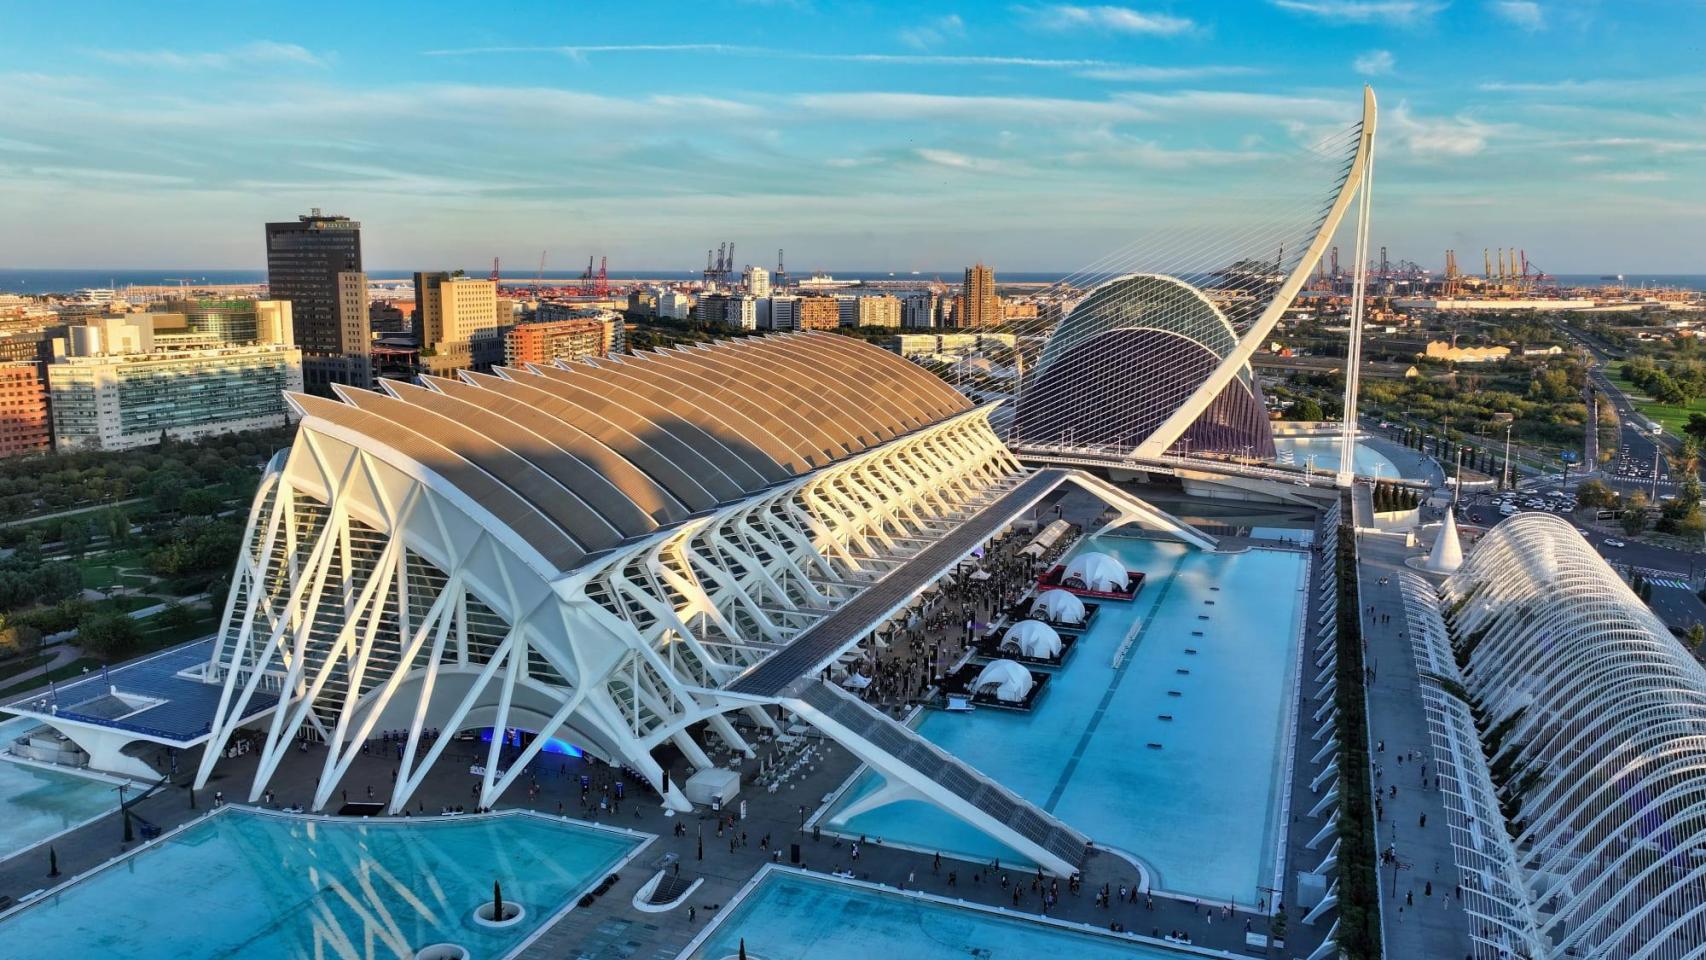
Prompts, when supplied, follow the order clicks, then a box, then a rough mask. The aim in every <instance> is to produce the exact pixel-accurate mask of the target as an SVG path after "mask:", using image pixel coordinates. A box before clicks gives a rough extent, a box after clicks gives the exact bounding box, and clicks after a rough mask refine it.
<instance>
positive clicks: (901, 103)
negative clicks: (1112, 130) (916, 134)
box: [792, 91, 1151, 126]
mask: <svg viewBox="0 0 1706 960" xmlns="http://www.w3.org/2000/svg"><path fill="white" fill-rule="evenodd" d="M1123 100H1124V98H1118V99H1111V100H1075V99H1070V98H1065V97H987V96H954V95H951V94H938V93H898V92H892V91H871V92H863V93H808V94H800V95H798V96H796V97H794V98H792V103H793V104H794V105H795V106H797V107H800V108H802V109H803V110H804V111H805V115H806V116H807V117H823V118H835V119H862V120H889V121H896V122H904V121H911V120H964V121H969V122H977V123H985V124H987V123H1029V124H1041V125H1054V126H1058V125H1072V124H1078V123H1130V122H1137V121H1142V120H1147V119H1149V118H1150V117H1151V114H1150V113H1149V111H1147V110H1144V109H1142V108H1141V107H1138V106H1135V105H1133V104H1131V103H1128V102H1123Z"/></svg>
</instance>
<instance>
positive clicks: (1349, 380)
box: [1338, 135, 1374, 487]
mask: <svg viewBox="0 0 1706 960" xmlns="http://www.w3.org/2000/svg"><path fill="white" fill-rule="evenodd" d="M1373 191H1374V138H1373V136H1372V135H1371V136H1370V137H1369V142H1368V152H1367V155H1366V156H1365V157H1364V158H1363V172H1362V183H1361V185H1360V186H1359V188H1358V191H1357V194H1358V196H1357V231H1356V271H1355V273H1354V274H1353V280H1352V286H1351V338H1350V346H1349V348H1348V349H1347V350H1346V351H1345V400H1344V406H1345V409H1344V414H1345V417H1344V426H1343V427H1342V429H1341V431H1340V434H1339V476H1338V483H1339V486H1340V487H1349V486H1350V485H1351V483H1352V482H1354V481H1355V480H1356V440H1357V431H1358V426H1357V395H1358V393H1359V391H1360V390H1361V384H1362V316H1363V303H1364V299H1365V294H1366V291H1367V287H1368V223H1369V201H1370V199H1371V198H1372V196H1373Z"/></svg>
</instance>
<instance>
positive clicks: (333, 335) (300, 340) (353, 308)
mask: <svg viewBox="0 0 1706 960" xmlns="http://www.w3.org/2000/svg"><path fill="white" fill-rule="evenodd" d="M267 286H268V288H269V290H270V292H271V293H270V295H271V297H272V298H273V299H274V300H288V301H290V310H291V316H292V318H293V320H294V324H295V330H296V344H297V346H299V347H301V348H302V376H303V381H304V383H305V384H306V385H307V387H308V388H309V389H310V390H314V391H316V392H320V393H324V392H327V391H328V390H329V389H330V385H331V384H333V383H343V384H348V385H350V386H354V387H361V388H364V389H365V388H369V387H371V386H372V385H373V371H372V364H371V359H372V353H373V346H372V338H371V336H370V334H369V321H368V316H367V275H366V274H365V273H363V272H362V269H361V224H360V223H357V222H356V221H354V220H351V219H350V218H348V217H339V216H322V215H321V213H320V210H319V208H315V209H314V210H313V211H312V212H310V213H309V214H308V215H307V216H303V217H297V218H296V219H295V220H294V221H285V222H282V223H269V224H267Z"/></svg>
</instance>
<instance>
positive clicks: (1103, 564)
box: [1062, 551, 1128, 590]
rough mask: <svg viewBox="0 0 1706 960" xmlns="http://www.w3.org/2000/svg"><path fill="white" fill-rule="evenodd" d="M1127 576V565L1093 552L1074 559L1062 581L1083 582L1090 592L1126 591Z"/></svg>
mask: <svg viewBox="0 0 1706 960" xmlns="http://www.w3.org/2000/svg"><path fill="white" fill-rule="evenodd" d="M1127 576H1128V575H1127V574H1126V569H1125V564H1122V563H1120V562H1119V561H1118V560H1115V559H1114V558H1113V557H1110V556H1108V555H1107V554H1105V553H1095V552H1093V551H1092V552H1086V553H1081V554H1079V555H1078V556H1076V557H1073V558H1072V562H1071V563H1069V564H1067V565H1066V572H1065V573H1064V574H1063V575H1062V580H1063V581H1065V580H1078V581H1081V582H1082V583H1083V584H1084V587H1085V588H1086V589H1088V590H1124V589H1125V585H1126V580H1127Z"/></svg>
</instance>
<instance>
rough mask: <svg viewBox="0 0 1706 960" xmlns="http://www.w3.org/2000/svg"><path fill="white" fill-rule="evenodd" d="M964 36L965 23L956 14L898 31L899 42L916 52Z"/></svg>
mask: <svg viewBox="0 0 1706 960" xmlns="http://www.w3.org/2000/svg"><path fill="white" fill-rule="evenodd" d="M965 35H966V22H965V21H964V20H961V19H960V15H959V14H957V13H950V14H948V15H947V16H945V17H937V18H935V19H934V20H931V21H929V22H927V23H920V24H917V25H915V26H911V27H906V28H904V29H902V30H901V31H900V42H901V43H904V44H906V45H907V46H909V47H912V48H914V49H917V50H927V49H929V48H931V47H934V46H937V45H938V44H941V43H944V42H946V41H948V40H956V39H958V38H960V37H963V36H965Z"/></svg>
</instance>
